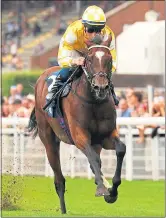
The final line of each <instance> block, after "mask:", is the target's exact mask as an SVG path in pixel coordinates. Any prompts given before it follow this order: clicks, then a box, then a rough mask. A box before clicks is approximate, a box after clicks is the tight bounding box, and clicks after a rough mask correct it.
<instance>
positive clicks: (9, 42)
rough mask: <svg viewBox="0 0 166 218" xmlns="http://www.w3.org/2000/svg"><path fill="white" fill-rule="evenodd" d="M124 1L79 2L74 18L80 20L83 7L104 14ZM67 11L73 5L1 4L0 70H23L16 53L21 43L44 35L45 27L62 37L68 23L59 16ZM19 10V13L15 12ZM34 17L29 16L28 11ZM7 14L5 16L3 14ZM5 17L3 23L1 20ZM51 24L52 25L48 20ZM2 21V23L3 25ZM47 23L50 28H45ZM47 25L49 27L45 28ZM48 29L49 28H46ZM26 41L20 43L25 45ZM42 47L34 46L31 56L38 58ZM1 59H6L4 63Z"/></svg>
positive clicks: (29, 1) (55, 0)
mask: <svg viewBox="0 0 166 218" xmlns="http://www.w3.org/2000/svg"><path fill="white" fill-rule="evenodd" d="M124 2H125V1H94V0H91V1H81V3H80V4H81V8H80V11H79V12H78V16H79V17H81V15H82V13H83V10H84V8H85V7H87V6H89V5H93V4H96V5H98V6H100V7H101V8H103V10H104V11H105V12H106V11H108V10H111V9H112V8H114V7H116V6H118V5H119V4H122V3H124ZM20 7H21V9H19V8H20ZM69 8H70V9H71V11H72V8H73V9H74V8H76V1H74V0H71V1H65V0H52V1H51V0H50V1H32V0H26V1H24V0H23V1H20V3H18V2H17V1H11V4H10V5H8V3H6V2H5V1H3V3H2V10H3V13H2V20H3V22H2V44H1V51H2V59H1V64H2V67H7V68H10V69H11V70H21V69H23V68H25V67H26V65H27V63H26V62H25V61H24V60H23V58H22V57H21V55H20V53H19V52H18V49H19V47H20V46H21V47H22V46H23V45H24V44H23V45H21V44H22V43H23V42H22V43H21V41H23V40H24V39H27V38H28V40H30V41H29V43H30V42H32V41H33V40H34V39H36V37H37V36H39V35H41V34H44V32H45V26H47V28H46V31H49V28H50V30H51V29H52V28H55V29H56V30H57V31H56V34H57V35H62V34H63V33H64V32H65V30H66V28H67V26H68V24H69V23H70V21H68V23H67V22H66V21H65V20H64V19H63V16H64V15H65V13H66V12H68V10H69ZM19 10H20V11H19ZM32 10H33V11H35V10H36V11H35V12H34V13H32V14H31V13H30V12H31V11H32ZM6 13H7V14H6ZM4 14H5V15H6V19H5V18H4ZM73 18H74V17H73ZM53 19H54V20H55V24H54V23H53V22H52V21H51V20H53ZM4 20H5V21H4ZM49 21H51V22H50V24H49ZM49 25H50V26H49ZM48 26H49V28H48ZM28 40H27V41H26V42H24V43H25V44H27V42H28ZM45 49H46V48H45V46H44V44H43V43H41V42H39V43H37V44H35V43H34V45H33V48H32V50H33V51H32V53H33V55H39V54H41V53H42V52H44V50H45ZM9 55H11V58H9V59H7V56H9ZM4 59H7V60H5V61H4Z"/></svg>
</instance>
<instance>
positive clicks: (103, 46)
mask: <svg viewBox="0 0 166 218" xmlns="http://www.w3.org/2000/svg"><path fill="white" fill-rule="evenodd" d="M92 48H106V49H108V50H109V51H110V48H109V47H108V46H105V45H92V46H90V47H89V48H88V51H90V50H91V49H92ZM88 54H89V52H88V53H87V54H86V56H85V66H82V69H83V72H84V74H85V76H86V77H87V80H88V82H89V83H90V84H91V86H93V85H92V80H93V78H94V77H95V76H97V75H99V76H104V77H107V78H108V79H109V75H108V74H107V73H103V72H97V73H95V74H92V73H91V72H93V69H92V66H91V64H90V63H89V62H90V61H89V59H88ZM88 61H89V62H88ZM88 69H89V70H88Z"/></svg>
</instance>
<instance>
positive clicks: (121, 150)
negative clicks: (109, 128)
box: [104, 130, 126, 203]
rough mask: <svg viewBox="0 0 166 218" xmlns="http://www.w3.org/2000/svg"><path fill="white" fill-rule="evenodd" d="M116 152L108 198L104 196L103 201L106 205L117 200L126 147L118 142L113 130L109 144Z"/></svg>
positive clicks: (115, 132)
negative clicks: (114, 168)
mask: <svg viewBox="0 0 166 218" xmlns="http://www.w3.org/2000/svg"><path fill="white" fill-rule="evenodd" d="M110 143H111V144H112V145H111V146H113V147H114V148H115V151H116V156H117V164H116V170H115V175H114V177H113V179H112V184H113V186H112V188H109V189H108V190H109V192H110V196H105V197H104V198H105V201H106V202H107V203H114V202H115V201H116V200H117V198H118V186H119V185H120V184H121V170H122V163H123V158H124V156H125V153H126V145H125V144H124V143H123V142H122V141H120V139H119V136H118V134H117V131H116V130H115V131H114V132H113V134H112V135H111V142H110Z"/></svg>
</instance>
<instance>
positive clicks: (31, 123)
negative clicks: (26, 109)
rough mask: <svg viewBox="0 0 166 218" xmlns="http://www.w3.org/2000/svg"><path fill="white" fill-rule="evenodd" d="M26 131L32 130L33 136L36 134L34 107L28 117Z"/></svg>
mask: <svg viewBox="0 0 166 218" xmlns="http://www.w3.org/2000/svg"><path fill="white" fill-rule="evenodd" d="M27 129H28V132H33V135H32V136H33V138H35V137H36V136H37V134H38V127H37V122H36V115H35V107H34V108H33V110H32V112H31V115H30V118H29V123H28V127H27Z"/></svg>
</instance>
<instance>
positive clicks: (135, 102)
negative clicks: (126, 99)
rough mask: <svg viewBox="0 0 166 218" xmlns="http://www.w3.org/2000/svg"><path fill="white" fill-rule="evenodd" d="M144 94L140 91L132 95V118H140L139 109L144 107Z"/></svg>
mask: <svg viewBox="0 0 166 218" xmlns="http://www.w3.org/2000/svg"><path fill="white" fill-rule="evenodd" d="M142 99H143V96H142V93H141V92H138V91H134V92H133V93H132V94H131V95H130V108H131V109H133V111H132V116H135V117H137V116H139V113H138V109H139V107H140V106H142Z"/></svg>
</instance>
